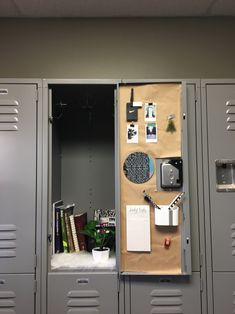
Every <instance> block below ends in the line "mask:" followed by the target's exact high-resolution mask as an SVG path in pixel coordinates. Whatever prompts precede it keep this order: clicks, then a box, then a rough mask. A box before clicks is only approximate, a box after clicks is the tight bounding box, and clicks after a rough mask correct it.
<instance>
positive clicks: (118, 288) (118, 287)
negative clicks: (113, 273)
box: [117, 275, 120, 293]
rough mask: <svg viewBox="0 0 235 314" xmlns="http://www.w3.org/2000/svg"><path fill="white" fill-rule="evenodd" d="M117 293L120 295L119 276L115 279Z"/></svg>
mask: <svg viewBox="0 0 235 314" xmlns="http://www.w3.org/2000/svg"><path fill="white" fill-rule="evenodd" d="M117 291H118V293H120V275H118V278H117Z"/></svg>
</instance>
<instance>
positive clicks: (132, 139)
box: [126, 123, 139, 144]
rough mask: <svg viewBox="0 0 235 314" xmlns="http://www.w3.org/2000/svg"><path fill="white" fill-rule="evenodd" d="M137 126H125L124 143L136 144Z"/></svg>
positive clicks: (132, 124)
mask: <svg viewBox="0 0 235 314" xmlns="http://www.w3.org/2000/svg"><path fill="white" fill-rule="evenodd" d="M138 137H139V134H138V124H134V123H131V124H127V132H126V139H127V140H126V142H127V143H134V144H136V143H138Z"/></svg>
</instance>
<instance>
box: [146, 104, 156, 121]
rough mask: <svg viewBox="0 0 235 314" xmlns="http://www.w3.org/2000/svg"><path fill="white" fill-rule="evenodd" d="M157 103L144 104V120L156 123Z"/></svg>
mask: <svg viewBox="0 0 235 314" xmlns="http://www.w3.org/2000/svg"><path fill="white" fill-rule="evenodd" d="M156 107H157V105H156V103H154V102H146V103H145V104H144V120H145V121H146V122H147V121H156Z"/></svg>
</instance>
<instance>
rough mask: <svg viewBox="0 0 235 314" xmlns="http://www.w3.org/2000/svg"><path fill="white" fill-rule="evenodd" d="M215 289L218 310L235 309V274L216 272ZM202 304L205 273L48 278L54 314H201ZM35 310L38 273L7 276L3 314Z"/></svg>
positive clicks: (1, 281) (0, 292)
mask: <svg viewBox="0 0 235 314" xmlns="http://www.w3.org/2000/svg"><path fill="white" fill-rule="evenodd" d="M119 290H120V293H121V294H122V295H119ZM213 290H214V291H213V292H214V311H213V314H221V313H226V314H229V313H231V314H232V313H234V311H235V273H232V272H231V273H229V272H227V273H222V272H217V273H214V275H213ZM201 307H202V304H201V285H200V273H199V272H194V273H193V274H192V275H191V276H181V277H158V276H156V277H155V276H154V277H147V276H126V277H123V278H122V279H121V285H119V283H118V276H117V273H96V274H94V273H87V274H86V273H83V274H79V273H70V274H67V273H60V274H56V273H51V274H49V277H48V314H55V313H56V314H110V313H112V314H118V313H119V314H124V313H125V314H148V313H149V314H166V313H173V314H174V313H177V314H179V313H184V314H189V313H190V314H200V313H202V310H201ZM33 313H35V280H34V274H1V275H0V314H33ZM38 314H39V313H38ZM40 314H46V313H40ZM205 314H206V312H205ZM208 314H212V313H208Z"/></svg>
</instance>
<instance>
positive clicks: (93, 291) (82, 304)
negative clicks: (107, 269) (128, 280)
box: [48, 273, 118, 314]
mask: <svg viewBox="0 0 235 314" xmlns="http://www.w3.org/2000/svg"><path fill="white" fill-rule="evenodd" d="M117 287H118V284H117V274H111V273H110V274H108V273H106V274H105V273H98V274H87V273H81V274H49V277H48V292H49V296H48V314H54V313H57V314H65V313H66V314H70V313H71V314H72V313H76V314H85V313H87V314H110V313H112V314H118V293H117Z"/></svg>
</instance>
